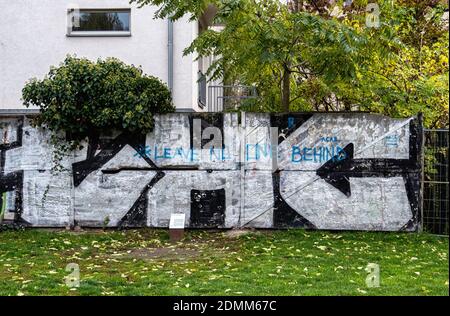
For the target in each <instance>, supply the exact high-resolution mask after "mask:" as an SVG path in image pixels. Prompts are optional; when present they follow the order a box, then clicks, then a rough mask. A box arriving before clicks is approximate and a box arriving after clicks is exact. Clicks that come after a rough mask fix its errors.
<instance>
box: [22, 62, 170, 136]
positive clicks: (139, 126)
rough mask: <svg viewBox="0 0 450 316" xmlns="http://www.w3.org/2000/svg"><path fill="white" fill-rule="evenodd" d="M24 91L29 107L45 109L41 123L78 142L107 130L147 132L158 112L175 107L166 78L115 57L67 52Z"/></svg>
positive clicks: (40, 119)
mask: <svg viewBox="0 0 450 316" xmlns="http://www.w3.org/2000/svg"><path fill="white" fill-rule="evenodd" d="M22 95H23V100H24V105H25V106H27V107H29V106H31V105H36V106H39V107H40V109H41V114H40V115H39V116H37V117H36V119H35V123H36V125H38V126H44V127H47V128H49V129H50V130H51V131H53V132H54V135H56V134H58V133H60V132H66V135H68V136H70V138H71V139H72V140H75V141H79V140H81V139H83V138H85V137H86V136H88V135H92V134H95V133H99V132H101V131H102V130H107V129H120V130H124V131H129V132H132V133H147V132H149V131H151V130H152V128H153V124H154V122H153V115H154V114H156V113H168V112H173V111H174V110H175V108H174V107H173V105H172V99H171V94H170V91H169V89H168V88H167V86H166V85H165V84H164V83H163V82H161V81H160V80H159V79H158V78H155V77H152V76H147V75H145V74H143V72H142V69H140V68H137V67H134V66H130V65H126V64H124V63H123V62H121V61H120V60H118V59H114V58H108V59H105V60H100V59H99V60H98V61H97V62H92V61H90V60H88V59H84V58H82V59H80V58H76V57H72V56H68V57H67V58H66V59H65V60H64V62H63V63H61V65H60V66H59V67H52V68H51V69H50V72H49V73H48V75H47V76H45V78H44V79H43V80H38V79H35V78H34V79H31V80H30V81H29V82H28V83H27V84H26V85H25V87H24V88H23V90H22Z"/></svg>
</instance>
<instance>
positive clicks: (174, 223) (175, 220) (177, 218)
mask: <svg viewBox="0 0 450 316" xmlns="http://www.w3.org/2000/svg"><path fill="white" fill-rule="evenodd" d="M185 218H186V215H185V214H171V215H170V223H169V229H184V221H185Z"/></svg>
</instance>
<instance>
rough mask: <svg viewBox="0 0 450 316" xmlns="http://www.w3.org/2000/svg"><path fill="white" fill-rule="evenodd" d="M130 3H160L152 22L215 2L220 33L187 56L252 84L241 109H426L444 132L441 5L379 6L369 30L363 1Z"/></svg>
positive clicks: (410, 0)
mask: <svg viewBox="0 0 450 316" xmlns="http://www.w3.org/2000/svg"><path fill="white" fill-rule="evenodd" d="M131 1H132V2H136V3H139V4H140V5H147V4H153V5H157V6H159V10H158V11H157V13H156V16H157V17H159V18H161V17H171V18H173V19H177V18H179V17H181V16H183V15H185V14H187V15H189V16H190V18H191V19H192V20H195V19H197V18H198V17H199V16H201V15H202V13H203V12H205V10H207V9H208V8H209V6H210V5H211V4H213V5H214V6H215V7H216V11H217V13H216V15H215V17H214V20H213V22H214V23H217V24H220V25H223V29H222V30H220V31H217V30H214V29H208V30H206V31H204V32H203V33H201V34H200V35H199V37H198V38H197V39H195V40H194V42H193V43H192V44H191V45H190V47H188V48H187V49H186V51H185V53H192V52H196V53H197V54H198V55H199V56H211V55H214V56H216V61H215V62H214V63H213V64H212V66H211V67H210V69H209V71H208V75H209V77H210V78H211V79H214V78H219V77H220V78H222V79H223V80H224V82H226V83H227V84H234V83H239V84H246V85H254V86H256V87H257V90H258V94H259V96H260V98H259V99H258V100H256V102H252V103H250V104H246V105H245V106H244V109H247V110H253V111H281V110H283V111H288V110H294V111H302V110H317V111H339V110H366V111H370V112H375V113H382V114H386V115H390V116H394V117H404V116H410V115H414V114H417V113H418V112H423V113H424V114H425V125H426V126H428V127H440V126H448V25H447V26H446V25H445V21H443V19H442V16H443V13H444V9H445V7H444V6H443V5H442V1H438V0H379V1H377V4H378V6H379V24H377V25H375V26H374V25H368V24H367V23H366V18H367V17H368V14H372V13H371V12H367V11H368V8H370V6H369V7H368V4H369V2H372V1H367V0H353V1H349V0H347V1H343V0H338V1H325V0H310V1H307V0H292V1H290V3H289V4H288V5H286V4H285V2H282V1H279V0H131ZM372 6H373V4H372ZM369 11H370V10H369ZM447 23H448V22H447Z"/></svg>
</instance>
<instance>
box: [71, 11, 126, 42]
mask: <svg viewBox="0 0 450 316" xmlns="http://www.w3.org/2000/svg"><path fill="white" fill-rule="evenodd" d="M130 17H131V10H130V9H71V10H69V12H68V32H67V35H68V36H130V35H131V31H130Z"/></svg>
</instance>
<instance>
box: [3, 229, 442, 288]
mask: <svg viewBox="0 0 450 316" xmlns="http://www.w3.org/2000/svg"><path fill="white" fill-rule="evenodd" d="M448 246H449V245H448V238H445V237H437V236H431V235H426V234H407V233H362V232H342V233H332V232H319V231H314V232H312V231H303V230H288V231H257V232H249V233H247V234H244V235H237V236H236V235H235V234H231V233H230V232H208V231H207V232H204V231H188V232H187V233H186V238H185V240H184V241H183V242H182V243H178V244H170V243H169V242H168V233H167V231H165V230H152V229H140V230H128V231H107V232H103V231H85V232H78V233H75V232H66V231H55V230H53V231H49V230H26V231H19V232H17V231H16V232H13V231H7V232H0V295H449V285H448V274H449V270H448V269H449V261H448ZM69 263H76V264H78V265H79V267H80V276H81V284H80V287H78V288H72V289H71V288H69V287H68V286H67V285H66V284H65V282H64V278H65V276H66V275H68V274H69V272H66V270H65V268H66V265H67V264H69ZM368 263H376V264H379V266H380V277H381V278H380V287H375V288H374V287H372V288H369V287H367V286H366V281H365V280H366V277H367V275H368V273H367V272H366V271H365V268H366V266H367V264H368Z"/></svg>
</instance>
